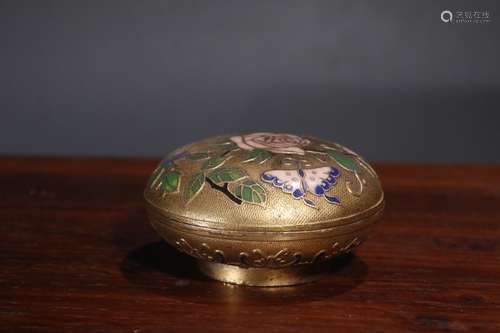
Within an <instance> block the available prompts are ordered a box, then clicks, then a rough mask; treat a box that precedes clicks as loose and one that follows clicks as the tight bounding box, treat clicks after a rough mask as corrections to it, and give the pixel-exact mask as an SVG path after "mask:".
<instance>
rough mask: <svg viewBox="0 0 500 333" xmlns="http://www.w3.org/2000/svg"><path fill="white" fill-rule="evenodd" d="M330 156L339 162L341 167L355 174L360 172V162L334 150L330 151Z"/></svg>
mask: <svg viewBox="0 0 500 333" xmlns="http://www.w3.org/2000/svg"><path fill="white" fill-rule="evenodd" d="M328 155H329V156H330V157H331V158H333V159H334V160H335V161H337V163H338V164H340V166H341V167H343V168H344V169H347V170H349V171H353V172H357V171H358V170H359V165H358V162H356V160H355V159H354V158H352V157H351V156H349V155H345V154H343V153H341V152H338V151H336V150H333V149H332V150H328Z"/></svg>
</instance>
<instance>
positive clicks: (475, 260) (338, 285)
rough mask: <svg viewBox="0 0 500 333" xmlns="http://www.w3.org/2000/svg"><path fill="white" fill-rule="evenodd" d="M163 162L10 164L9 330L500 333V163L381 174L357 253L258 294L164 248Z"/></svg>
mask: <svg viewBox="0 0 500 333" xmlns="http://www.w3.org/2000/svg"><path fill="white" fill-rule="evenodd" d="M156 163H157V161H156V160H153V159H98V158H36V157H3V158H0V207H1V209H0V219H1V223H0V237H1V238H0V239H1V242H0V263H1V270H0V330H1V331H2V332H62V331H65V332H136V333H138V332H223V331H242V332H246V331H258V332H361V331H365V332H391V331H394V332H402V331H474V332H483V331H484V332H488V331H489V332H500V166H466V165H462V166H459V165H427V164H420V165H417V164H388V163H379V164H375V169H376V170H377V171H378V172H379V174H380V177H381V180H382V184H383V186H384V190H385V193H386V198H387V209H386V212H385V215H384V218H383V221H382V222H381V223H380V224H379V225H378V228H377V232H376V233H375V235H374V236H373V237H372V239H370V240H368V241H367V242H366V243H365V244H363V246H361V247H360V248H359V250H358V251H357V253H356V255H353V256H349V257H345V258H341V259H340V260H338V262H337V263H336V265H334V266H333V267H332V271H331V273H330V274H328V275H327V276H326V277H325V278H324V279H322V280H321V281H319V282H317V283H312V284H308V285H303V286H298V287H286V288H250V287H238V286H231V285H224V284H221V283H219V282H215V281H211V280H208V279H206V278H204V277H203V276H202V275H200V274H199V273H198V272H197V271H196V269H195V268H194V266H193V261H192V260H190V259H189V258H187V257H186V256H184V255H182V254H179V253H177V252H176V251H175V250H173V249H172V248H170V247H169V246H167V245H166V244H165V243H163V242H161V241H160V240H159V238H158V237H157V236H156V234H155V233H154V231H153V230H152V229H151V227H150V226H149V224H148V222H147V220H146V215H145V211H144V205H143V200H142V190H143V188H144V185H145V183H146V180H147V177H148V175H149V173H150V172H151V171H152V170H153V168H154V166H155V164H156Z"/></svg>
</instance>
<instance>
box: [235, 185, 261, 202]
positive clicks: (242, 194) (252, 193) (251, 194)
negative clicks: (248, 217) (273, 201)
mask: <svg viewBox="0 0 500 333" xmlns="http://www.w3.org/2000/svg"><path fill="white" fill-rule="evenodd" d="M233 194H234V195H235V196H236V197H237V198H239V199H241V200H242V201H243V202H248V203H253V204H263V203H264V202H266V191H265V190H264V189H263V188H262V186H260V185H259V184H257V183H255V182H254V181H252V180H247V181H244V182H242V183H240V184H238V185H236V187H235V188H234V191H233Z"/></svg>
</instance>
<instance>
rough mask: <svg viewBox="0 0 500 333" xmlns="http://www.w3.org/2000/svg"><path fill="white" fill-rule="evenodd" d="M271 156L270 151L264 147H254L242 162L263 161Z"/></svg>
mask: <svg viewBox="0 0 500 333" xmlns="http://www.w3.org/2000/svg"><path fill="white" fill-rule="evenodd" d="M270 158H271V153H270V152H268V151H267V150H264V149H259V148H256V149H254V150H252V151H250V152H249V153H248V156H247V159H246V160H245V161H244V162H252V161H255V162H258V163H263V162H265V161H267V160H268V159H270Z"/></svg>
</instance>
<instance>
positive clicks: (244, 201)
mask: <svg viewBox="0 0 500 333" xmlns="http://www.w3.org/2000/svg"><path fill="white" fill-rule="evenodd" d="M144 196H145V199H146V202H147V207H148V213H149V217H150V221H151V224H152V225H153V227H154V228H155V229H156V231H157V232H158V233H159V234H160V235H161V236H162V237H163V238H164V239H165V240H166V241H167V242H168V243H170V244H171V245H173V246H175V247H177V248H178V249H179V250H181V251H183V252H185V253H187V254H189V255H191V256H193V257H195V258H197V259H198V260H199V266H200V269H201V271H202V272H204V273H205V274H207V275H208V276H210V277H212V278H214V279H217V280H220V281H224V282H230V283H236V284H244V285H254V286H280V285H292V284H299V283H304V282H309V281H312V280H314V279H316V278H318V277H319V276H320V273H321V270H322V267H323V265H322V263H324V262H326V261H329V260H330V259H332V258H334V257H335V256H337V255H338V254H341V253H345V252H349V251H351V250H352V249H354V248H355V247H357V246H358V245H359V244H361V242H363V241H364V240H365V239H366V238H367V236H368V235H369V232H370V230H371V229H372V226H373V225H374V223H375V222H376V221H377V220H378V219H379V218H380V216H381V213H382V210H383V207H384V196H383V192H382V188H381V185H380V182H379V180H378V178H377V175H376V174H375V172H374V171H373V169H372V168H371V167H370V166H369V165H368V164H367V163H366V162H365V161H364V160H363V159H362V158H361V157H360V156H358V155H357V154H355V153H354V152H352V151H350V150H348V149H347V148H345V147H342V146H340V145H338V144H336V143H332V142H328V141H324V140H319V139H316V138H312V137H306V136H304V137H298V136H294V135H289V134H273V133H254V134H250V135H242V136H233V137H216V138H210V139H206V140H203V141H200V142H196V143H193V144H190V145H187V146H185V147H182V148H180V149H178V150H176V151H174V152H173V153H172V154H170V155H169V156H167V157H166V158H165V159H164V160H163V161H162V163H161V164H160V165H159V166H158V168H157V169H156V170H155V172H154V173H153V175H152V176H151V179H150V181H149V183H148V187H147V188H146V190H145V192H144Z"/></svg>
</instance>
